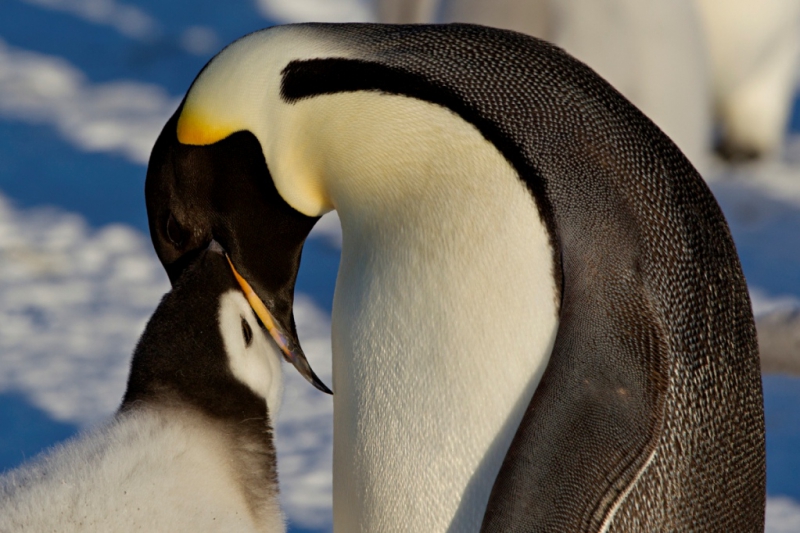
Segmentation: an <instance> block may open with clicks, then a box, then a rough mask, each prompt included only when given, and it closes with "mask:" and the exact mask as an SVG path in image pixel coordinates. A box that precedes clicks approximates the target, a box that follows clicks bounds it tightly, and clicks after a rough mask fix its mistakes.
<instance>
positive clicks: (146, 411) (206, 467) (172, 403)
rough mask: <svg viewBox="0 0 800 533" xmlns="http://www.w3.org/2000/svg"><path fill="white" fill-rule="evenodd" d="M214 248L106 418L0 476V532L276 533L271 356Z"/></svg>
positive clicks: (150, 337) (169, 308) (155, 321)
mask: <svg viewBox="0 0 800 533" xmlns="http://www.w3.org/2000/svg"><path fill="white" fill-rule="evenodd" d="M214 248H215V249H216V250H219V251H214V250H211V249H210V250H208V251H204V252H202V253H201V254H200V257H196V259H195V260H194V261H193V262H192V264H191V266H190V267H189V268H187V270H186V271H185V273H184V275H183V276H182V277H181V278H180V279H179V280H177V283H176V284H175V286H174V289H173V290H172V291H171V292H170V293H169V294H167V295H166V296H165V297H164V299H163V300H162V302H161V304H160V305H159V307H158V309H156V311H155V313H154V314H153V317H152V318H151V319H150V321H149V323H148V325H147V328H146V329H145V332H144V334H143V335H142V337H141V339H140V341H139V344H138V346H137V348H136V351H135V353H134V356H133V361H132V363H131V372H130V377H129V381H128V388H127V391H126V393H125V396H124V398H123V401H122V405H121V407H120V409H119V412H118V413H117V415H116V416H115V418H114V419H113V420H111V421H110V422H108V423H107V424H105V425H104V426H101V427H100V428H98V429H96V430H93V431H90V432H88V433H85V434H83V435H81V436H79V437H77V438H76V439H74V440H71V441H68V442H67V443H65V444H64V445H61V446H58V447H56V448H55V449H53V450H51V451H49V452H47V453H45V454H44V455H43V456H41V457H39V458H38V459H35V460H34V461H32V462H30V463H27V464H25V465H23V466H21V467H19V468H18V469H16V470H13V471H11V472H9V473H8V474H6V475H5V476H3V478H2V479H0V531H120V532H121V531H269V532H273V531H275V532H283V531H285V527H284V523H283V517H282V514H281V511H280V509H279V506H278V479H277V471H276V464H275V448H274V446H273V435H272V423H271V416H274V414H275V413H276V412H277V410H278V407H279V403H280V397H281V392H282V391H281V387H282V379H281V368H280V360H279V352H278V351H277V350H276V349H275V347H274V345H273V344H272V342H271V341H270V340H269V339H268V337H266V336H265V334H264V331H263V330H262V328H261V327H260V326H259V322H258V320H257V318H256V317H255V315H254V314H253V311H252V309H251V308H250V305H249V304H248V302H247V300H246V299H245V297H244V296H243V294H242V291H241V290H240V289H239V288H238V285H237V282H236V280H235V279H234V275H233V273H232V272H231V269H230V267H229V265H228V262H227V260H226V258H225V256H224V255H223V254H222V253H220V251H221V249H220V248H219V247H218V246H214Z"/></svg>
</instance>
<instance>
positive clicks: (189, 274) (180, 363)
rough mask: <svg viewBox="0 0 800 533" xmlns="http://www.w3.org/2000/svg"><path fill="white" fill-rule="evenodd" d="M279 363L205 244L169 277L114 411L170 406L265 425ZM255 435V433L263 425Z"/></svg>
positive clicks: (218, 253)
mask: <svg viewBox="0 0 800 533" xmlns="http://www.w3.org/2000/svg"><path fill="white" fill-rule="evenodd" d="M280 358H281V352H280V349H279V348H278V347H277V345H276V344H275V342H274V341H273V340H272V339H271V338H270V337H269V334H268V333H267V331H266V330H265V329H264V327H263V325H262V324H261V322H260V321H259V319H258V317H257V316H256V314H255V313H254V312H253V309H252V307H251V305H250V303H249V302H248V300H247V298H246V296H245V294H244V293H243V292H242V288H241V286H240V284H239V282H238V281H237V278H236V276H235V275H234V273H233V271H232V270H231V267H230V263H229V261H228V259H227V257H226V255H225V254H224V252H223V251H222V249H221V247H220V246H219V245H218V244H217V243H216V242H214V241H212V243H211V245H210V246H208V247H207V248H206V249H205V250H203V251H201V252H199V253H197V254H195V257H194V259H193V261H192V262H191V263H190V264H188V265H186V267H185V268H184V269H183V270H182V272H181V274H180V276H179V277H178V278H177V279H175V280H174V287H173V289H172V291H170V292H169V293H168V294H167V295H166V296H165V297H164V298H163V300H162V301H161V303H160V305H159V306H158V308H157V309H156V311H155V313H154V314H153V316H152V317H151V319H150V321H149V322H148V324H147V327H146V328H145V331H144V333H143V334H142V337H141V339H140V340H139V344H138V345H137V348H136V351H135V352H134V355H133V361H132V363H131V372H130V377H129V380H128V388H127V391H126V393H125V397H124V399H123V403H122V409H123V410H125V409H126V408H129V407H131V406H134V405H136V404H137V403H138V402H145V403H147V404H166V405H172V404H176V403H177V404H179V405H185V406H189V407H191V408H194V409H197V410H199V411H200V412H202V413H204V414H206V415H208V416H210V417H212V418H214V419H220V420H228V421H231V422H234V423H241V422H242V421H244V420H253V421H256V422H258V421H266V422H267V423H269V419H270V417H271V416H273V415H274V413H277V410H278V408H279V406H280V400H281V395H282V387H283V385H282V383H283V381H282V375H281V366H280ZM256 430H257V431H260V432H261V434H263V424H260V423H258V425H257V426H256Z"/></svg>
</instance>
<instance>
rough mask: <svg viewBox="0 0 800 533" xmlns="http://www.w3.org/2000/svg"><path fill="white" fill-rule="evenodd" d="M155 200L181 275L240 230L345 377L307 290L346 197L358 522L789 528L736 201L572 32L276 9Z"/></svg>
mask: <svg viewBox="0 0 800 533" xmlns="http://www.w3.org/2000/svg"><path fill="white" fill-rule="evenodd" d="M145 200H146V204H147V211H148V223H149V229H150V234H151V238H152V241H153V245H154V248H155V250H156V253H157V255H158V257H159V259H160V261H161V262H162V264H163V266H164V268H165V270H166V272H167V274H168V275H169V277H170V278H171V279H175V278H179V277H180V275H181V272H182V271H183V269H184V268H185V265H186V264H187V262H189V261H191V257H192V256H193V255H194V254H196V253H197V250H201V249H203V248H204V247H205V246H207V243H208V242H210V241H211V240H214V241H216V242H219V243H220V245H221V246H222V247H223V248H224V249H225V250H226V251H227V253H228V254H229V257H230V260H231V262H232V264H233V265H234V266H235V268H236V269H237V270H238V271H239V272H240V274H241V275H242V276H243V278H245V279H247V280H248V282H249V283H250V284H251V286H252V289H253V291H254V292H255V294H257V295H258V297H259V300H260V301H261V302H263V308H261V309H260V311H259V317H260V318H261V319H262V322H263V323H264V324H265V326H266V327H267V328H268V330H269V331H270V334H271V335H272V336H273V338H276V339H280V342H279V346H280V347H281V351H282V352H283V353H284V356H285V358H287V359H289V360H290V361H291V362H292V363H293V364H294V365H295V367H296V368H297V369H298V370H299V371H300V372H301V374H302V375H303V376H305V377H306V379H307V380H308V381H310V382H311V383H313V384H314V385H315V386H317V387H318V388H320V389H327V386H326V385H324V384H322V383H320V382H319V379H318V378H317V377H316V376H315V375H314V373H313V370H312V369H311V368H310V367H309V366H308V363H307V361H306V360H305V356H304V354H303V352H302V349H301V348H300V343H299V339H298V337H297V331H296V327H295V324H294V317H293V314H292V302H293V297H294V296H293V294H294V285H295V280H296V276H297V271H298V268H299V264H300V261H301V256H302V247H303V243H304V240H305V238H306V236H307V235H308V233H309V231H310V230H311V228H312V227H313V225H314V224H315V223H316V221H317V220H318V219H319V217H320V216H321V215H322V214H324V213H326V212H328V211H331V210H334V209H335V210H336V211H337V213H338V215H339V218H340V220H341V225H342V255H341V263H340V267H339V272H338V275H337V281H336V287H335V292H334V300H333V310H332V317H331V320H332V335H331V342H332V357H333V359H332V370H333V372H332V389H333V392H334V396H333V401H334V415H333V416H334V440H333V524H334V530H336V531H367V532H368V531H459V532H461V531H479V530H480V531H484V532H493V531H591V532H606V531H666V530H703V531H731V530H736V531H763V528H764V505H765V446H764V415H763V403H762V391H761V380H760V372H759V357H758V346H757V342H756V336H755V329H754V322H753V316H752V310H751V306H750V301H749V296H748V293H747V286H746V283H745V280H744V277H743V274H742V271H741V266H740V264H739V260H738V256H737V254H736V250H735V246H734V244H733V241H732V239H731V235H730V232H729V229H728V227H727V224H726V222H725V218H724V216H723V214H722V212H721V211H720V209H719V206H718V205H717V203H716V201H715V200H714V197H713V195H712V194H711V192H710V190H709V189H708V187H707V186H706V185H705V183H704V182H703V180H702V178H701V177H700V176H699V174H698V173H697V171H696V170H695V169H694V168H693V167H692V165H691V164H690V163H689V161H688V160H687V159H686V157H685V156H684V155H683V154H682V153H681V152H680V150H679V149H678V148H677V147H676V146H675V145H674V144H673V143H672V142H671V141H670V140H669V138H668V137H667V136H666V135H664V134H663V133H662V132H661V131H660V130H659V129H658V128H657V127H656V126H655V125H654V124H653V123H652V122H651V121H650V120H649V119H647V118H646V117H645V116H644V115H643V114H642V113H641V112H640V111H639V110H638V109H636V108H635V107H634V106H633V105H632V104H631V103H630V102H628V101H627V100H626V99H625V98H624V97H622V96H621V95H620V94H619V93H618V92H617V91H615V90H614V89H613V88H612V87H611V86H609V85H608V84H607V83H606V82H605V81H604V80H603V79H601V78H600V77H599V76H598V75H597V74H595V73H594V72H593V71H592V70H591V69H590V68H588V67H587V66H586V65H584V64H582V63H580V62H579V61H577V60H575V59H574V58H572V57H571V56H569V55H568V54H566V53H565V52H563V51H562V50H560V49H558V48H557V47H555V46H553V45H550V44H548V43H546V42H544V41H541V40H538V39H536V38H533V37H528V36H525V35H522V34H519V33H514V32H510V31H504V30H498V29H492V28H487V27H482V26H476V25H469V24H451V25H377V24H301V25H287V26H276V27H271V28H268V29H265V30H261V31H258V32H255V33H252V34H250V35H248V36H245V37H243V38H241V39H239V40H238V41H235V42H234V43H232V44H230V45H228V46H227V47H226V48H224V49H223V50H222V51H221V52H220V53H219V54H218V55H216V56H215V57H214V58H212V60H211V61H210V62H209V63H208V64H207V65H206V66H205V67H204V68H203V70H202V71H201V72H200V73H199V74H198V76H197V78H196V79H195V80H194V81H193V83H192V85H191V86H190V88H189V90H188V92H187V93H186V96H185V97H184V99H183V101H182V102H181V104H180V105H179V107H178V109H177V111H176V112H175V114H174V115H173V116H172V118H171V119H170V120H169V121H168V122H167V123H166V125H165V126H164V128H163V130H162V132H161V134H160V136H159V138H158V140H157V141H156V143H155V145H154V147H153V151H152V153H151V157H150V161H149V164H148V169H147V177H146V183H145ZM270 324H271V325H270ZM411 509H413V512H409V510H411Z"/></svg>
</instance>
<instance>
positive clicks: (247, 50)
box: [145, 31, 331, 393]
mask: <svg viewBox="0 0 800 533" xmlns="http://www.w3.org/2000/svg"><path fill="white" fill-rule="evenodd" d="M274 33H276V32H274V31H270V32H259V33H257V34H254V35H253V36H250V37H245V38H244V39H242V40H240V41H238V42H236V43H234V44H233V45H231V46H229V47H228V48H226V49H225V50H224V51H223V52H222V53H220V55H218V56H217V57H216V58H215V59H213V60H212V61H211V62H210V63H209V64H208V65H207V66H206V68H205V69H204V70H203V71H202V72H201V73H200V75H198V78H197V79H196V80H195V82H194V83H193V85H192V87H191V88H190V90H189V92H188V93H187V96H186V98H185V99H184V102H183V103H182V104H181V106H180V107H179V109H178V110H177V112H176V113H175V115H174V116H173V117H172V118H171V119H170V120H169V122H167V124H166V125H165V127H164V129H163V131H162V132H161V135H160V136H159V138H158V140H157V142H156V144H155V146H154V148H153V151H152V153H151V157H150V162H149V165H148V170H147V180H146V184H145V197H146V202H147V212H148V222H149V226H150V235H151V238H152V240H153V245H154V247H155V250H156V253H157V255H158V257H159V259H160V260H161V262H162V264H163V265H164V267H165V269H166V271H167V274H168V275H169V278H170V280H171V281H172V283H173V284H175V283H176V281H177V280H178V279H179V278H180V277H181V275H182V273H183V271H184V270H185V269H186V268H187V267H188V266H189V265H190V264H192V263H193V262H194V260H195V258H196V256H197V255H198V254H200V253H201V252H202V251H203V250H205V249H206V247H207V246H208V244H209V243H210V242H211V241H212V239H213V240H215V241H217V242H218V243H219V244H220V245H221V246H222V247H223V248H224V249H225V250H226V252H227V253H228V255H229V257H230V259H231V261H232V264H233V265H234V266H235V267H236V269H238V271H239V272H240V274H241V276H242V278H243V279H247V280H248V281H249V283H250V284H251V287H252V290H253V291H254V294H257V295H258V299H259V300H260V301H261V302H262V303H263V306H262V307H263V310H264V312H263V313H262V314H261V316H260V318H261V320H262V322H263V323H264V324H265V325H266V326H267V327H268V329H269V332H270V334H271V336H272V337H273V338H274V339H275V340H276V342H278V343H279V345H280V347H281V350H282V351H283V354H284V357H285V358H286V359H287V360H288V361H290V362H291V363H292V364H294V365H295V367H297V369H298V370H299V371H300V373H301V374H302V375H303V376H304V377H305V378H306V379H307V380H308V381H309V382H311V383H312V384H314V385H315V386H316V387H317V388H319V389H320V390H323V391H325V392H328V393H330V390H328V388H327V387H326V386H325V385H324V384H323V383H322V382H321V381H320V380H319V378H317V376H316V375H315V374H314V372H313V371H312V370H311V368H310V366H309V365H308V362H307V361H306V358H305V356H304V354H303V352H302V350H301V348H300V343H299V341H298V338H297V331H296V328H295V322H294V317H293V314H292V305H293V299H294V286H295V280H296V278H297V272H298V269H299V264H300V256H301V251H302V248H303V244H304V242H305V239H306V237H307V236H308V234H309V232H310V231H311V228H312V227H313V226H314V224H315V223H316V221H317V220H318V219H319V216H320V215H322V214H323V213H324V212H325V211H327V210H330V208H331V206H329V205H327V204H326V203H324V202H316V203H315V205H314V206H313V207H309V206H308V205H306V204H308V202H306V204H304V208H301V209H298V208H297V203H296V201H295V202H294V203H293V204H292V205H290V203H288V202H287V201H286V200H285V198H287V197H288V198H293V199H294V200H297V199H304V198H305V199H307V198H308V197H309V194H308V191H309V188H308V187H304V186H303V185H302V184H299V183H298V181H297V180H293V181H291V180H290V181H291V183H289V185H286V183H284V186H283V188H282V190H281V192H279V187H278V186H277V185H280V181H279V180H276V179H274V176H273V172H272V171H271V170H272V164H273V163H274V161H271V162H270V164H269V165H268V161H267V158H266V156H265V154H266V153H267V152H268V148H269V147H268V144H269V140H270V139H272V140H275V139H278V138H281V135H280V134H278V133H277V132H273V133H265V132H264V131H260V130H259V127H258V125H257V124H261V123H267V124H275V123H276V122H275V121H270V117H269V110H268V109H264V102H265V101H268V100H270V98H271V99H272V100H276V101H280V97H279V96H277V92H279V89H278V88H277V86H278V85H279V80H280V69H279V65H280V64H282V60H280V59H277V58H273V59H274V61H272V64H274V65H273V66H274V67H275V68H265V69H264V72H263V75H261V76H260V77H259V76H254V75H252V72H251V73H250V74H251V75H250V76H249V77H248V76H244V73H242V72H239V71H238V70H241V68H242V65H244V66H247V65H250V64H251V63H249V62H248V61H247V60H246V58H243V57H242V55H245V56H246V55H248V54H251V53H252V52H253V50H255V49H258V48H259V46H256V45H258V44H259V43H261V41H264V40H265V39H266V40H269V39H270V35H272V34H274ZM277 33H280V31H278V32H277ZM254 41H255V44H254ZM261 44H263V43H261ZM237 69H238V70H237ZM276 69H277V70H276ZM243 76H244V79H242V78H243ZM266 78H269V80H271V81H270V83H267V81H265V79H266ZM276 84H277V85H276ZM270 93H275V94H272V96H270ZM284 107H288V106H284ZM265 114H266V115H265ZM276 127H278V126H276ZM282 153H286V151H283V152H282ZM291 174H292V175H293V176H295V175H296V173H291ZM287 195H288V196H287ZM311 196H314V194H313V193H312V194H311Z"/></svg>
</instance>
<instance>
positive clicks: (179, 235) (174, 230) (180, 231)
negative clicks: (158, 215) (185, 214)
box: [166, 213, 189, 248]
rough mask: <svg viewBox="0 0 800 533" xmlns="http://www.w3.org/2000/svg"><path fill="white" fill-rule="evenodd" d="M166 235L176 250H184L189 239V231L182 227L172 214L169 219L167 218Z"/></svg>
mask: <svg viewBox="0 0 800 533" xmlns="http://www.w3.org/2000/svg"><path fill="white" fill-rule="evenodd" d="M166 233H167V239H169V241H170V242H171V243H172V245H173V246H175V247H176V248H182V247H183V245H184V244H186V241H187V239H188V238H189V231H188V230H187V229H185V228H184V227H183V226H181V225H180V224H179V223H178V221H177V220H175V217H174V216H173V215H172V213H170V214H169V217H168V218H167V227H166Z"/></svg>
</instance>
